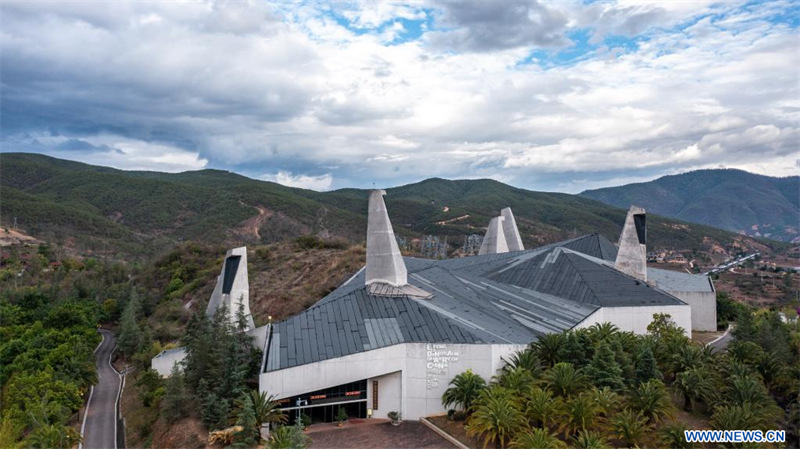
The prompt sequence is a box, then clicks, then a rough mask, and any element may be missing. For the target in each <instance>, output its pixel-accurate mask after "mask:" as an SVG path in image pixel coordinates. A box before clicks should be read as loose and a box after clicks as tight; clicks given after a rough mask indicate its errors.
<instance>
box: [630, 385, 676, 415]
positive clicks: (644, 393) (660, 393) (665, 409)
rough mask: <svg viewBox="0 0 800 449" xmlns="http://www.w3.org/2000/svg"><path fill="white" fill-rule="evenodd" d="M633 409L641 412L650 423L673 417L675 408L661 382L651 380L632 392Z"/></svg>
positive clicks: (631, 403)
mask: <svg viewBox="0 0 800 449" xmlns="http://www.w3.org/2000/svg"><path fill="white" fill-rule="evenodd" d="M630 405H631V407H632V408H633V409H634V410H636V411H638V412H641V413H642V414H643V415H644V416H645V417H646V418H647V422H648V423H655V422H660V421H662V420H663V419H664V418H665V417H667V416H672V413H673V406H672V401H671V400H670V398H669V394H668V393H667V390H666V388H664V384H663V383H662V382H661V381H660V380H656V379H650V380H648V381H647V382H643V383H641V384H639V386H638V387H637V388H636V389H634V390H633V391H632V392H631V396H630Z"/></svg>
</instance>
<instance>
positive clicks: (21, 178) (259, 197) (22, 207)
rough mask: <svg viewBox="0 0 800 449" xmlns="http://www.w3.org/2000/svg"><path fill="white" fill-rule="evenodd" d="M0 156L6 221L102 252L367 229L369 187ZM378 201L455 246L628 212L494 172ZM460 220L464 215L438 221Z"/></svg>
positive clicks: (674, 240)
mask: <svg viewBox="0 0 800 449" xmlns="http://www.w3.org/2000/svg"><path fill="white" fill-rule="evenodd" d="M0 164H2V165H0V169H1V170H2V177H0V185H2V201H1V202H0V213H1V215H2V223H3V225H6V226H7V225H8V224H10V222H11V221H12V220H13V217H15V216H16V217H18V219H19V223H20V225H21V227H22V228H23V229H26V230H28V231H29V232H30V233H32V234H34V235H37V236H41V237H45V238H52V237H55V238H56V239H57V240H59V239H60V240H66V241H67V242H68V243H72V244H74V245H76V246H81V247H83V248H88V249H94V250H97V251H102V252H105V253H112V254H113V253H125V254H129V255H130V254H137V253H138V254H141V253H147V254H153V253H157V252H159V251H163V249H164V248H169V247H172V246H174V245H175V244H176V243H178V242H180V241H198V242H202V243H212V242H213V243H220V244H225V245H228V246H230V245H242V244H249V245H253V244H266V243H273V242H278V241H282V240H285V239H286V238H291V237H296V236H298V235H302V234H323V235H330V236H339V237H344V238H346V239H349V240H351V241H355V242H361V241H363V239H364V233H365V229H366V209H367V201H366V199H367V194H368V192H367V191H366V190H359V189H342V190H337V191H333V192H324V193H321V192H313V191H309V190H303V189H295V188H289V187H285V186H281V185H278V184H274V183H269V182H263V181H257V180H252V179H249V178H246V177H244V176H240V175H237V174H234V173H230V172H225V171H220V170H201V171H194V172H185V173H180V174H168V173H158V172H129V171H121V170H115V169H110V168H106V167H95V166H90V165H86V164H81V163H77V162H71V161H64V160H59V159H54V158H50V157H47V156H43V155H37V154H22V153H5V154H0ZM386 201H387V206H388V207H389V210H390V211H391V212H390V213H391V217H392V221H393V223H394V226H395V230H396V231H397V232H398V233H399V234H402V235H406V236H409V237H420V236H422V235H424V234H435V235H449V236H454V237H451V239H450V242H451V243H455V244H458V243H460V242H461V239H462V237H461V236H463V235H467V234H472V233H477V234H482V233H483V232H484V231H485V227H486V225H487V223H488V222H489V219H490V218H491V217H492V216H494V215H496V214H497V213H499V209H500V208H501V207H505V206H511V207H512V208H513V209H514V213H515V216H516V217H517V222H518V225H519V227H520V231H521V233H522V234H523V240H524V242H525V243H526V245H528V246H534V245H540V244H544V243H549V242H553V241H556V240H559V239H564V238H568V237H571V236H574V235H578V234H582V233H587V232H600V233H602V234H603V235H605V236H606V237H608V238H609V239H611V240H612V241H616V239H617V236H618V234H619V232H620V229H621V224H622V222H623V220H624V216H625V211H624V210H622V209H616V208H613V207H609V206H607V205H605V204H602V203H601V202H599V201H594V200H591V199H587V198H583V197H580V196H576V195H567V194H561V193H546V192H531V191H527V190H523V189H518V188H514V187H511V186H508V185H505V184H502V183H499V182H496V181H492V180H458V181H448V180H443V179H437V178H433V179H428V180H425V181H422V182H418V183H415V184H409V185H406V186H402V187H397V188H393V189H388V195H387V197H386ZM259 208H260V209H261V215H259V211H258V209H259ZM445 208H447V210H446V211H445ZM457 217H463V218H461V219H459V220H456V221H452V222H450V223H448V224H446V225H440V224H437V222H441V221H444V220H451V219H454V218H457ZM649 231H650V232H649V236H650V243H651V246H652V247H665V248H673V249H708V248H709V247H710V246H711V245H712V244H714V243H718V244H719V245H720V246H722V247H726V248H733V247H734V246H735V245H737V244H738V245H744V246H747V247H754V246H758V244H756V243H755V242H753V241H750V240H747V239H745V240H743V239H742V238H741V237H739V236H736V235H735V234H732V233H729V232H725V231H720V230H718V229H714V228H711V227H707V226H702V225H696V224H688V223H681V222H677V221H675V220H668V219H664V218H661V217H658V216H651V220H650V223H649ZM737 242H738V243H737ZM762 249H763V248H762Z"/></svg>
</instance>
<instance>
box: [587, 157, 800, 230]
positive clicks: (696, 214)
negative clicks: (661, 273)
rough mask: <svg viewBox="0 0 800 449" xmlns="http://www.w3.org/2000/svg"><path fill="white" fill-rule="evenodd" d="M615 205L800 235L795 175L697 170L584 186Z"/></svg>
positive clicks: (738, 227) (722, 225)
mask: <svg viewBox="0 0 800 449" xmlns="http://www.w3.org/2000/svg"><path fill="white" fill-rule="evenodd" d="M581 196H584V197H586V198H591V199H594V200H598V201H602V202H604V203H606V204H609V205H611V206H615V207H627V206H626V205H628V204H636V205H638V206H641V207H644V208H645V209H647V211H648V212H652V213H656V214H659V215H664V216H666V217H671V218H676V219H679V220H684V221H690V222H693V223H702V224H707V225H710V226H715V227H718V228H721V229H726V230H729V231H734V232H738V233H741V234H746V235H749V236H753V237H766V238H770V239H776V240H783V241H787V242H788V241H793V240H794V241H800V176H790V177H785V178H775V177H771V176H763V175H757V174H753V173H749V172H746V171H742V170H730V169H728V170H697V171H693V172H689V173H684V174H680V175H672V176H664V177H661V178H658V179H656V180H654V181H650V182H644V183H638V184H628V185H624V186H619V187H608V188H604V189H597V190H587V191H585V192H582V193H581Z"/></svg>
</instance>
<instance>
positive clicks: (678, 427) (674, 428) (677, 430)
mask: <svg viewBox="0 0 800 449" xmlns="http://www.w3.org/2000/svg"><path fill="white" fill-rule="evenodd" d="M685 430H687V429H686V425H685V424H684V423H682V422H680V421H675V422H672V423H670V424H667V425H665V426H664V427H662V428H661V429H659V433H660V434H661V442H662V443H663V444H664V447H670V448H673V449H688V448H689V447H690V445H689V443H688V442H686V435H685V434H684V431H685Z"/></svg>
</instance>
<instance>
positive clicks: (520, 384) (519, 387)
mask: <svg viewBox="0 0 800 449" xmlns="http://www.w3.org/2000/svg"><path fill="white" fill-rule="evenodd" d="M496 381H497V384H498V385H500V386H503V387H505V388H508V389H509V390H513V391H519V392H522V391H527V390H528V389H529V388H530V387H531V386H532V385H533V384H534V382H535V381H536V379H534V377H533V375H532V374H531V372H530V371H528V370H527V369H526V368H523V367H521V366H518V367H516V368H514V369H509V370H506V371H503V372H501V374H500V376H498V377H497V378H496Z"/></svg>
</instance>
